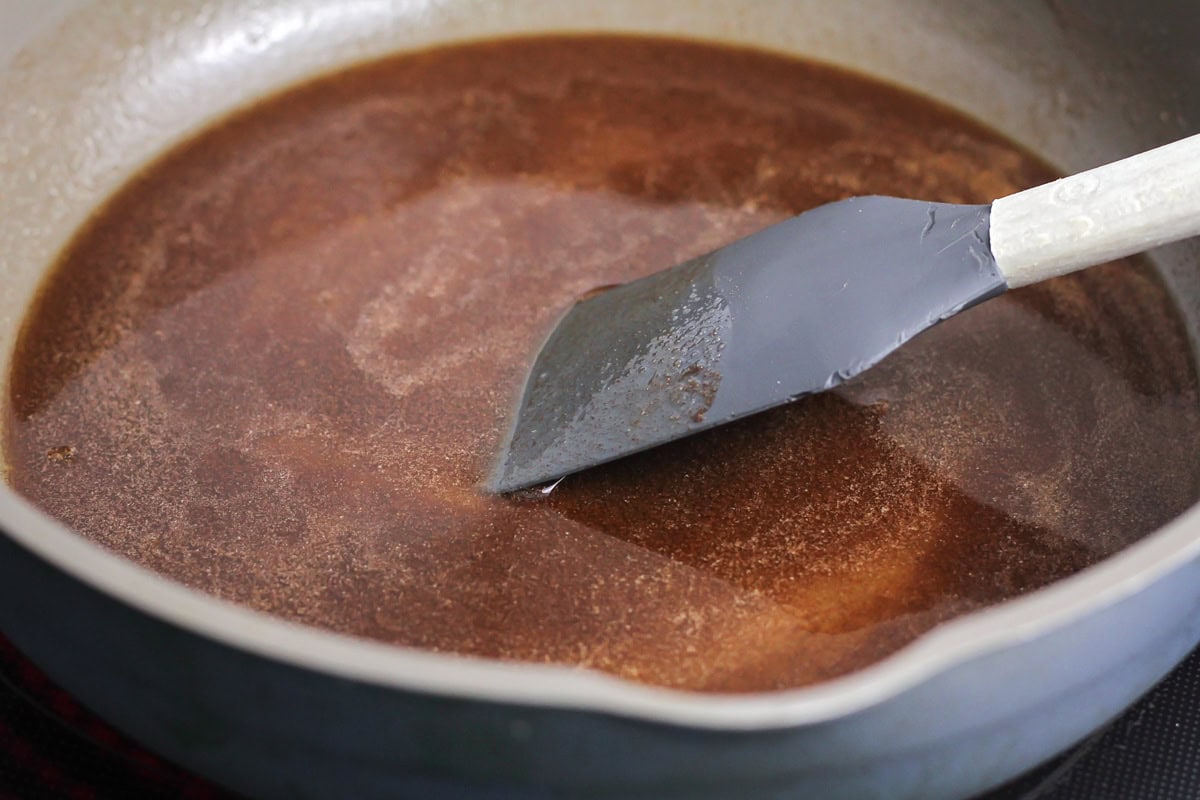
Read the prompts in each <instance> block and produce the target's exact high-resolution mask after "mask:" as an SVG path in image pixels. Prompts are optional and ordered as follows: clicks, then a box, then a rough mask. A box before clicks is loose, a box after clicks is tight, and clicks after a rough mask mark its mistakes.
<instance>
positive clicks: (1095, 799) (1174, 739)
mask: <svg viewBox="0 0 1200 800" xmlns="http://www.w3.org/2000/svg"><path fill="white" fill-rule="evenodd" d="M127 798H139V799H142V800H155V799H156V798H172V799H173V800H239V798H238V796H237V795H234V794H232V793H230V792H228V791H225V790H223V789H219V788H217V787H216V786H213V785H212V784H210V783H208V782H207V781H205V780H203V779H202V778H199V777H197V776H195V775H192V774H191V773H189V772H187V771H186V770H184V769H182V768H180V767H177V766H175V765H173V764H171V763H169V762H167V761H164V760H163V759H161V758H158V757H157V756H154V755H152V754H151V753H149V752H148V751H146V750H145V749H143V748H142V747H140V746H139V745H137V744H136V743H134V742H132V741H131V740H129V739H127V738H126V737H124V736H122V735H121V734H120V733H118V732H117V731H115V730H113V729H112V728H111V727H109V726H108V725H107V724H106V723H105V722H104V721H103V720H101V719H99V718H98V717H96V716H95V715H93V714H91V713H90V712H88V711H87V710H86V709H85V708H83V707H82V706H80V705H79V703H77V702H76V701H75V700H74V699H73V698H72V697H71V696H70V695H69V694H67V693H66V692H64V691H63V690H62V689H60V688H58V687H57V686H55V685H54V684H53V683H52V682H51V681H50V680H49V679H48V678H46V676H44V675H43V674H42V673H41V672H40V671H39V670H38V669H37V668H36V667H34V666H33V664H31V663H30V662H29V661H28V660H27V659H25V658H24V657H23V656H21V654H20V653H19V652H18V651H17V650H16V648H14V647H13V646H12V645H11V644H10V643H9V642H8V641H7V640H6V639H4V638H3V637H0V800H126V799H127ZM1195 798H1200V649H1197V650H1196V651H1195V652H1193V653H1192V655H1191V656H1190V657H1189V658H1188V659H1187V660H1186V661H1185V662H1184V663H1183V665H1181V666H1180V667H1179V668H1178V669H1177V670H1176V671H1175V672H1174V673H1172V674H1171V675H1170V676H1169V677H1168V678H1167V679H1166V680H1165V681H1163V682H1162V683H1161V684H1159V686H1158V687H1156V688H1155V689H1154V690H1153V691H1152V692H1150V694H1148V695H1147V696H1146V697H1144V698H1143V699H1142V700H1141V702H1140V703H1138V704H1137V705H1136V706H1134V707H1133V708H1132V709H1131V710H1130V711H1128V712H1126V713H1125V714H1124V715H1123V716H1122V717H1120V718H1119V719H1118V720H1117V721H1115V722H1114V723H1112V724H1111V725H1109V726H1108V727H1106V728H1105V729H1103V730H1101V731H1099V732H1098V733H1096V734H1094V735H1093V736H1092V737H1091V738H1089V739H1088V740H1086V741H1085V742H1083V743H1082V744H1080V745H1078V746H1076V747H1075V748H1074V749H1072V750H1071V751H1069V752H1068V753H1066V754H1064V755H1061V756H1059V757H1057V758H1055V759H1053V760H1052V761H1050V762H1049V763H1047V764H1045V765H1043V766H1041V767H1039V768H1038V769H1036V770H1034V771H1033V772H1031V773H1029V774H1028V775H1025V776H1023V777H1022V778H1019V779H1017V780H1016V781H1014V782H1012V783H1010V784H1009V785H1007V786H1005V787H1003V788H1001V789H998V790H996V791H993V792H989V793H987V794H985V795H983V796H981V797H979V798H977V800H1195Z"/></svg>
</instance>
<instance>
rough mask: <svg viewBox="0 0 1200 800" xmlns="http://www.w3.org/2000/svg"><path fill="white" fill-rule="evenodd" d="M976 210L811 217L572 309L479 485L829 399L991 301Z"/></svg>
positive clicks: (868, 207)
mask: <svg viewBox="0 0 1200 800" xmlns="http://www.w3.org/2000/svg"><path fill="white" fill-rule="evenodd" d="M987 235H988V206H958V205H948V204H939V203H925V202H919V201H915V200H901V199H896V198H890V197H861V198H854V199H850V200H845V201H842V202H839V203H833V204H830V205H826V206H822V207H820V208H817V209H814V210H812V211H809V212H807V213H805V214H802V215H800V216H798V217H794V218H792V219H789V220H786V221H784V222H782V223H780V224H778V225H775V226H773V227H771V228H768V229H766V230H764V231H761V232H759V233H756V234H754V235H753V236H750V237H747V238H745V239H742V240H741V241H738V242H735V243H733V244H731V245H729V246H727V247H724V248H722V249H720V250H716V251H714V252H712V253H709V254H707V255H704V256H700V257H699V258H696V259H693V260H692V261H688V262H685V263H683V264H680V265H678V266H675V267H673V268H671V269H668V270H665V271H663V272H659V273H656V274H654V275H650V276H649V277H646V278H642V279H641V280H638V281H634V282H632V283H629V284H626V285H624V286H619V287H617V288H615V289H611V290H609V291H606V292H602V293H600V294H598V295H595V296H593V297H591V298H589V299H587V300H584V301H582V302H580V303H578V304H577V305H576V306H575V307H574V308H572V309H571V311H570V312H569V313H568V314H567V315H566V316H565V317H564V318H563V319H562V321H561V322H559V324H558V326H557V327H556V328H555V329H554V331H553V333H551V334H550V337H549V338H548V339H547V341H546V343H545V344H544V345H543V347H542V349H541V352H540V353H539V354H538V356H537V359H536V361H535V362H534V365H533V368H532V370H531V372H530V375H529V378H528V380H527V383H526V385H525V390H524V393H523V396H522V398H521V401H520V406H519V408H518V411H517V415H516V420H515V423H514V425H513V427H512V431H511V434H510V436H509V438H508V440H507V442H506V443H505V445H504V447H503V448H502V450H501V453H500V458H499V461H498V463H497V465H496V467H495V470H494V472H493V474H492V476H491V479H490V482H489V488H491V489H492V490H493V491H500V492H504V491H510V490H513V489H519V488H522V487H526V486H532V485H535V484H538V483H543V482H545V481H548V480H552V479H554V478H557V477H559V476H562V475H565V474H568V473H571V472H575V471H578V470H581V469H584V468H586V467H589V466H592V465H595V464H600V463H603V462H605V461H610V460H612V459H615V458H619V457H621V456H624V455H628V454H630V453H634V452H637V451H639V450H644V449H646V448H648V447H653V446H655V445H658V444H662V443H664V442H668V441H671V440H673V439H678V438H680V437H682V436H687V435H689V434H692V433H696V432H698V431H702V430H705V429H706V428H711V427H713V426H716V425H720V424H723V423H725V422H729V421H731V420H733V419H737V418H738V417H742V416H745V415H747V414H752V413H754V412H756V411H761V410H763V409H766V408H770V407H772V406H776V405H779V404H780V403H784V402H787V401H789V400H792V399H795V398H797V397H800V396H803V395H806V394H811V393H813V392H819V391H822V390H824V389H829V388H831V387H833V386H835V385H837V384H838V383H840V382H842V381H844V380H846V379H847V378H850V377H852V376H854V375H856V374H858V373H859V372H861V371H862V370H864V369H866V368H867V367H869V366H871V365H872V364H874V363H875V362H877V361H878V360H879V359H881V358H883V357H884V356H885V355H887V354H888V353H889V352H891V351H892V350H893V349H895V348H896V347H898V346H899V345H901V344H902V343H903V342H904V341H905V340H907V339H908V338H910V337H911V336H913V335H914V334H916V333H919V332H920V331H922V330H924V329H925V328H927V327H929V326H930V325H933V324H936V323H937V322H938V321H939V320H941V319H944V318H946V317H948V316H950V315H951V314H954V313H956V312H958V311H959V310H961V309H963V308H965V307H967V306H969V305H971V304H973V303H977V302H979V301H981V300H984V299H986V298H988V297H991V296H992V295H995V294H997V293H999V292H1001V291H1003V290H1004V288H1005V283H1004V279H1003V277H1002V276H1001V275H1000V273H999V272H998V270H997V269H996V265H995V262H994V260H993V259H992V256H991V251H990V248H989V247H988V240H987Z"/></svg>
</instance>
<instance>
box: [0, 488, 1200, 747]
mask: <svg viewBox="0 0 1200 800" xmlns="http://www.w3.org/2000/svg"><path fill="white" fill-rule="evenodd" d="M0 528H2V529H3V530H2V532H3V533H4V534H5V535H6V536H8V537H9V538H10V539H12V540H13V541H15V542H16V543H17V544H19V545H20V546H21V547H23V548H24V549H26V550H27V551H29V552H30V553H31V554H33V555H35V556H36V557H38V558H40V559H41V560H43V561H45V562H47V563H49V564H51V565H52V566H54V567H55V568H57V569H59V570H60V571H62V572H64V573H66V574H67V575H69V576H71V577H74V578H76V579H78V580H80V581H81V582H83V583H85V584H87V585H89V586H91V587H92V588H93V589H96V590H98V591H100V592H101V593H103V594H105V595H107V596H108V597H110V598H113V599H116V600H118V601H120V602H121V603H123V604H124V605H126V606H128V607H130V608H132V609H135V610H137V611H139V612H141V613H142V614H145V615H147V616H149V617H152V618H155V619H157V620H159V621H161V622H165V623H167V624H169V625H173V626H175V627H177V628H179V629H182V630H184V631H187V632H189V633H191V634H194V635H196V636H199V637H201V638H205V639H209V640H213V641H215V642H218V643H220V644H223V645H225V646H228V647H231V648H234V649H236V650H241V651H243V652H245V653H248V654H251V655H255V656H258V657H261V658H264V659H267V660H269V661H275V662H280V663H284V664H288V665H290V666H293V667H298V668H301V669H306V670H310V671H313V672H316V673H321V674H324V675H328V676H330V677H335V678H340V679H349V680H352V681H358V682H361V683H365V684H370V685H373V686H376V687H381V688H385V689H391V690H398V691H407V692H414V693H421V694H431V695H438V696H448V697H454V698H458V699H464V700H478V701H486V702H493V703H507V704H512V705H517V706H532V707H540V708H551V709H558V710H563V711H577V712H592V713H603V714H606V715H613V716H620V717H625V718H629V719H635V720H640V721H644V722H652V723H662V724H669V725H676V726H683V727H690V728H696V729H702V730H714V731H730V732H733V731H747V732H749V731H770V730H779V729H784V728H794V727H801V726H807V725H814V724H818V723H822V722H828V721H830V720H834V719H838V718H841V717H845V716H848V715H850V714H853V713H856V712H860V711H863V710H865V709H868V708H870V707H872V706H877V705H881V704H883V703H885V702H887V701H889V700H891V699H893V698H896V697H898V696H900V695H902V694H903V693H904V692H906V691H907V690H910V689H913V688H916V687H918V686H920V685H922V684H924V683H926V682H928V681H930V680H932V679H933V678H935V677H936V676H937V675H939V674H942V673H945V672H948V671H950V670H952V669H954V668H956V667H959V666H962V665H964V664H966V663H968V662H970V661H972V660H975V659H977V658H981V657H983V656H986V655H987V654H989V653H992V652H995V651H998V650H1002V649H1005V648H1007V647H1009V646H1012V645H1016V644H1018V643H1021V642H1024V641H1028V640H1031V639H1036V638H1038V637H1041V636H1043V635H1046V634H1049V633H1051V632H1053V631H1055V630H1057V629H1059V628H1063V627H1066V626H1068V625H1070V624H1072V623H1074V622H1077V621H1079V620H1081V619H1083V618H1085V617H1087V616H1090V615H1092V614H1095V613H1097V612H1099V611H1101V610H1102V609H1104V608H1107V607H1109V606H1112V605H1115V604H1117V603H1119V602H1121V601H1122V600H1124V599H1127V598H1129V597H1132V596H1134V595H1136V594H1137V593H1138V592H1139V591H1141V590H1142V589H1144V588H1145V587H1147V586H1149V585H1150V584H1152V583H1155V582H1157V581H1158V580H1160V579H1161V578H1163V577H1165V576H1166V575H1168V574H1169V573H1171V572H1172V571H1174V570H1175V569H1177V568H1179V567H1181V566H1182V565H1184V564H1186V563H1187V562H1189V561H1191V560H1193V559H1195V558H1200V504H1197V505H1194V506H1192V507H1191V508H1189V509H1188V510H1187V511H1185V512H1184V513H1183V514H1182V515H1181V516H1180V517H1178V518H1176V519H1175V520H1173V521H1172V522H1170V523H1168V524H1167V525H1165V526H1164V527H1162V528H1160V529H1159V530H1157V531H1155V532H1153V533H1151V534H1149V535H1148V536H1146V537H1145V538H1143V539H1142V540H1140V541H1139V542H1137V543H1135V544H1133V545H1131V546H1130V547H1128V548H1127V549H1125V550H1123V551H1122V552H1120V553H1118V554H1117V555H1115V556H1112V557H1110V558H1108V559H1106V560H1104V561H1101V562H1099V563H1097V564H1095V565H1093V566H1091V567H1088V568H1087V569H1084V570H1082V571H1080V572H1078V573H1076V574H1075V575H1072V576H1070V577H1067V578H1064V579H1062V580H1061V581H1058V582H1056V583H1053V584H1051V585H1049V586H1047V587H1044V588H1042V589H1038V590H1036V591H1033V592H1030V593H1028V594H1025V595H1021V596H1019V597H1016V598H1014V599H1011V600H1008V601H1005V602H1003V603H1000V604H997V605H995V606H990V607H988V608H984V609H981V610H979V611H976V612H973V613H969V614H966V615H963V616H961V617H957V618H955V619H953V620H950V621H948V622H946V623H943V624H942V625H939V626H937V627H935V628H933V629H932V630H930V631H928V632H926V633H925V634H923V635H921V636H920V637H918V638H917V639H915V640H914V641H912V642H910V643H909V644H908V645H906V646H905V647H903V648H901V649H900V650H898V651H897V652H895V653H893V654H891V655H890V656H887V657H886V658H884V659H882V660H880V661H877V662H875V663H874V664H871V665H869V666H867V667H865V668H863V669H860V670H857V671H855V672H852V673H849V674H847V675H844V676H841V677H838V678H834V679H832V680H829V681H823V682H820V683H815V684H811V685H809V686H804V687H799V688H795V689H785V690H778V691H771V692H756V693H745V694H719V693H708V692H696V691H687V690H680V689H670V688H665V687H658V686H650V685H646V684H639V683H636V682H633V681H630V680H627V679H624V678H620V677H616V676H613V675H609V674H605V673H602V672H599V671H595V670H591V669H585V668H578V667H570V666H566V665H556V664H535V663H528V662H505V661H500V660H498V659H489V658H482V657H477V656H462V655H456V654H446V653H435V652H431V651H424V650H420V649H417V648H413V647H406V646H401V645H392V644H385V643H382V642H377V641H372V640H368V639H363V638H359V637H353V636H349V635H345V634H340V633H334V632H332V631H327V630H323V629H320V628H316V627H313V626H308V625H303V624H299V623H295V622H291V621H288V620H285V619H283V618H280V617H275V616H272V615H269V614H265V613H263V612H259V611H255V610H252V609H250V608H246V607H243V606H239V605H236V604H234V603H231V602H228V601H225V600H221V599H220V598H217V597H215V596H212V595H208V594H206V593H204V592H202V591H199V590H197V589H191V588H189V587H187V586H184V585H183V584H180V583H176V582H175V581H173V580H171V579H169V578H166V577H163V576H161V575H159V574H158V573H156V572H154V571H152V570H150V569H148V568H146V567H142V566H140V565H138V564H136V563H134V562H133V561H130V560H128V559H125V558H123V557H121V556H119V555H117V554H116V553H114V552H112V551H109V550H107V549H105V548H104V547H102V546H100V545H98V544H95V543H93V542H91V541H89V540H87V539H85V538H83V537H82V536H79V535H78V534H76V533H74V532H72V531H71V530H70V529H69V528H67V527H66V526H65V525H63V524H62V523H60V522H58V521H57V520H55V519H53V518H51V517H50V516H48V515H47V514H45V513H44V512H42V511H41V510H39V509H37V508H35V507H34V506H33V505H32V504H30V503H29V502H28V501H26V500H24V499H23V498H21V497H20V496H19V495H17V494H16V493H15V492H14V491H13V490H12V489H11V488H9V487H7V486H0Z"/></svg>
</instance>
